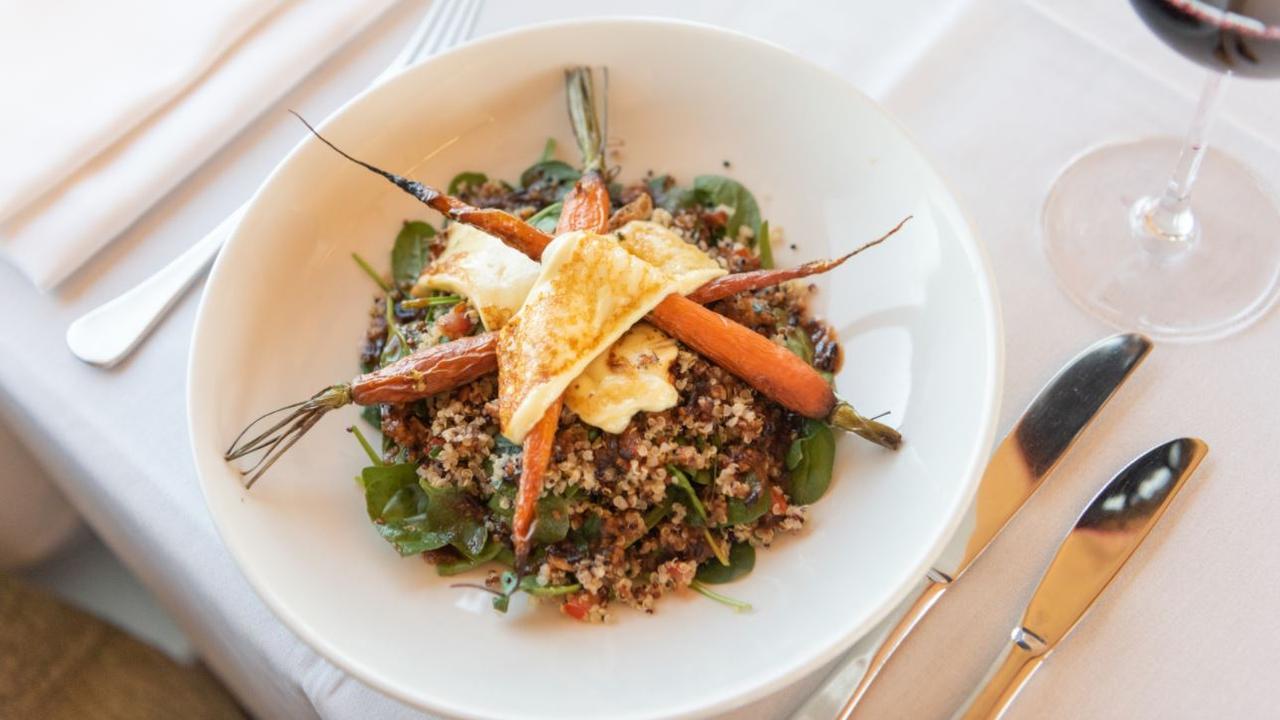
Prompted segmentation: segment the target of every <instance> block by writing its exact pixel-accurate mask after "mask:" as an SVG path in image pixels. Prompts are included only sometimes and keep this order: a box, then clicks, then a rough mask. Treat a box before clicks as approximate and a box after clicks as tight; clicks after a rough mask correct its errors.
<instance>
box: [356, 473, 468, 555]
mask: <svg viewBox="0 0 1280 720" xmlns="http://www.w3.org/2000/svg"><path fill="white" fill-rule="evenodd" d="M360 484H361V485H363V486H364V497H365V511H366V512H367V513H368V515H369V519H370V520H372V521H373V524H374V527H376V528H377V529H378V534H379V535H381V536H382V537H383V539H385V540H386V541H387V542H389V543H391V545H392V547H394V548H395V549H396V551H397V552H399V553H400V554H401V555H415V554H417V553H420V552H425V551H427V550H437V549H439V548H442V547H444V546H445V545H448V544H449V542H450V541H451V539H452V538H450V537H449V536H447V535H445V534H442V533H439V532H436V531H435V530H434V529H432V527H431V523H430V522H429V521H428V520H427V509H428V506H429V504H430V503H429V501H428V499H427V494H426V493H425V492H424V491H423V490H422V488H421V487H420V486H419V485H418V469H417V466H415V465H413V464H412V463H399V464H396V465H373V466H370V467H367V468H365V469H364V470H363V471H362V472H361V473H360Z"/></svg>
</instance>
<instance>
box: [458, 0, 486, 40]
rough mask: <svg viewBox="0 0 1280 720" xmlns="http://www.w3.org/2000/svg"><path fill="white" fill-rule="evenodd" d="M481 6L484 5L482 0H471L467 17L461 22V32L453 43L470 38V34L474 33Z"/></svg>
mask: <svg viewBox="0 0 1280 720" xmlns="http://www.w3.org/2000/svg"><path fill="white" fill-rule="evenodd" d="M482 7H484V2H483V0H472V1H471V7H470V12H468V13H467V18H466V20H464V21H463V23H462V34H461V35H459V36H458V38H457V40H455V41H454V44H455V45H457V44H460V43H464V42H466V41H468V40H470V39H471V36H472V35H474V34H475V29H476V21H477V20H479V19H480V9H481V8H482Z"/></svg>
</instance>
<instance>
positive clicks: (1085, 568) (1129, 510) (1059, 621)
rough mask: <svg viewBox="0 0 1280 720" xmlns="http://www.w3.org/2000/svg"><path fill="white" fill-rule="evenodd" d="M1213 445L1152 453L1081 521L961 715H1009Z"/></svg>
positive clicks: (1180, 445) (1190, 444) (1174, 444)
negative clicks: (1022, 694)
mask: <svg viewBox="0 0 1280 720" xmlns="http://www.w3.org/2000/svg"><path fill="white" fill-rule="evenodd" d="M1208 452H1209V448H1208V446H1207V445H1205V444H1204V442H1203V441H1201V440H1197V439H1195V438H1180V439H1178V440H1173V441H1171V442H1167V443H1165V444H1163V445H1160V446H1158V447H1156V448H1154V449H1152V450H1149V451H1147V452H1146V453H1145V454H1143V455H1142V456H1141V457H1139V458H1138V459H1137V460H1134V461H1133V462H1132V463H1130V464H1129V466H1128V467H1126V468H1125V469H1124V470H1121V471H1120V473H1119V474H1118V475H1116V476H1115V477H1114V478H1112V479H1111V482H1109V483H1107V484H1106V486H1105V487H1103V488H1102V491H1101V492H1099V493H1098V494H1097V496H1096V497H1094V498H1093V500H1092V501H1091V502H1090V503H1089V505H1088V507H1086V508H1085V510H1084V512H1083V513H1081V514H1080V517H1079V518H1078V519H1077V520H1076V524H1075V527H1073V528H1072V529H1071V532H1070V533H1069V534H1068V535H1067V538H1066V540H1063V541H1062V545H1061V546H1060V547H1059V548H1058V554H1057V555H1055V556H1054V558H1053V562H1051V563H1049V569H1048V570H1047V571H1045V574H1044V577H1043V578H1042V579H1041V580H1040V585H1039V586H1038V587H1037V588H1036V591H1035V593H1034V594H1033V595H1032V596H1031V602H1030V603H1029V604H1028V605H1027V609H1026V612H1025V613H1024V614H1023V616H1022V622H1021V623H1020V624H1019V625H1018V627H1016V628H1014V630H1013V633H1012V635H1010V637H1009V644H1008V645H1007V646H1006V647H1005V649H1004V651H1003V652H1002V653H1001V655H1000V657H999V658H997V659H996V661H995V663H994V664H992V666H991V670H990V671H989V672H988V673H987V676H986V679H985V680H983V681H982V683H980V684H979V685H978V688H977V689H976V690H975V691H974V692H973V694H972V695H970V696H969V699H968V700H967V701H966V702H965V704H964V705H963V706H962V707H961V708H960V709H959V710H957V711H956V713H955V715H954V716H952V717H953V718H962V719H963V720H976V719H977V718H998V717H1001V716H1002V715H1004V712H1005V711H1006V710H1008V708H1009V705H1010V704H1011V703H1012V702H1013V701H1014V699H1015V698H1016V697H1017V695H1018V691H1019V690H1021V689H1022V687H1023V685H1024V684H1026V682H1027V680H1028V679H1029V678H1030V677H1031V675H1032V674H1033V673H1034V672H1035V671H1036V669H1037V668H1039V667H1040V664H1041V663H1043V662H1044V659H1045V658H1046V657H1047V656H1048V654H1049V653H1050V652H1051V651H1052V650H1053V649H1054V648H1055V647H1057V645H1058V643H1060V642H1062V639H1063V638H1064V637H1066V636H1067V635H1068V634H1070V632H1071V630H1072V629H1073V628H1074V627H1075V626H1076V623H1078V622H1079V621H1080V618H1081V617H1083V616H1084V614H1085V612H1086V611H1088V609H1089V608H1090V606H1092V605H1093V602H1094V601H1095V600H1097V598H1098V595H1100V594H1101V593H1102V591H1103V590H1105V589H1106V587H1107V584H1108V583H1110V582H1111V579H1112V578H1114V577H1115V575H1116V573H1117V572H1119V571H1120V568H1121V567H1123V566H1124V564H1125V561H1127V560H1128V559H1129V556H1130V555H1132V554H1133V551H1134V550H1136V549H1137V547H1138V545H1140V544H1142V540H1143V538H1145V537H1146V536H1147V533H1148V532H1150V531H1151V528H1152V527H1153V526H1154V525H1155V524H1156V521H1158V520H1159V519H1160V516H1161V515H1163V514H1164V511H1165V509H1166V508H1167V507H1169V503H1170V502H1171V501H1172V500H1173V496H1174V495H1177V494H1178V490H1180V489H1181V488H1182V486H1183V484H1185V483H1186V480H1187V478H1189V477H1191V474H1192V473H1193V472H1195V469H1196V467H1197V466H1198V465H1199V464H1200V461H1201V460H1203V459H1204V456H1205V455H1206V454H1207V453H1208Z"/></svg>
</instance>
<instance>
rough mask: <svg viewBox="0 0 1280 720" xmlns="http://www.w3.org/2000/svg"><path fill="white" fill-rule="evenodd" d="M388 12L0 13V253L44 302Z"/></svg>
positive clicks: (119, 8)
mask: <svg viewBox="0 0 1280 720" xmlns="http://www.w3.org/2000/svg"><path fill="white" fill-rule="evenodd" d="M392 2H393V0H219V1H216V2H203V3H174V2H169V1H168V0H124V1H123V2H113V3H98V2H93V0H53V1H52V2H50V1H48V0H46V2H41V3H26V2H19V1H16V0H4V1H3V2H0V68H4V72H2V73H0V97H4V98H6V100H7V101H8V111H7V112H5V113H2V114H0V157H4V158H5V162H3V163H0V254H3V255H4V256H5V257H6V258H7V259H8V260H9V261H10V262H12V263H14V264H15V265H16V266H17V267H18V268H19V269H20V270H21V271H22V272H23V273H24V274H25V275H27V276H28V277H29V278H30V279H31V280H32V281H33V282H34V283H35V284H36V285H37V286H39V287H40V288H42V289H48V288H51V287H53V286H54V285H56V284H57V283H58V282H60V281H61V280H63V279H64V278H65V277H67V276H68V275H69V274H71V273H72V272H73V271H74V270H76V269H77V268H78V267H80V265H81V264H83V263H84V262H85V261H87V260H88V259H89V258H90V257H91V256H92V255H93V254H94V253H95V252H96V251H97V250H99V249H100V248H101V247H102V246H104V245H105V244H106V243H107V242H109V241H110V240H111V239H112V238H114V237H115V236H116V235H118V234H119V233H120V232H121V231H123V230H124V229H125V228H127V227H128V226H129V225H130V224H131V223H132V222H133V221H135V220H136V219H138V217H139V216H141V215H142V214H143V213H144V212H146V210H147V209H148V208H149V207H151V205H152V204H153V203H154V202H156V201H157V200H159V199H160V198H161V197H163V196H164V195H165V193H167V192H168V191H170V190H172V189H173V188H174V187H175V186H176V185H177V184H178V183H179V182H180V181H181V180H182V179H183V178H184V177H186V175H187V174H188V173H190V172H191V171H192V170H194V169H195V168H197V167H198V166H199V165H200V164H201V163H202V162H204V161H205V160H206V159H208V158H209V156H210V155H212V154H213V153H214V152H215V151H216V150H217V149H218V148H219V147H221V146H222V145H223V144H224V143H225V142H226V141H228V140H230V139H231V137H232V136H234V135H235V133H236V132H238V131H239V130H240V129H241V128H243V127H244V126H245V125H247V124H248V123H249V122H250V121H252V120H253V119H254V118H255V117H256V116H257V115H258V114H259V113H261V112H262V111H263V110H265V109H266V108H267V107H269V106H270V105H271V104H272V103H274V102H275V101H276V100H277V99H279V98H280V97H281V96H282V95H283V94H284V93H285V92H286V91H287V90H288V89H289V88H291V87H292V86H293V85H294V84H295V83H297V82H298V81H299V80H301V79H302V78H303V77H304V76H305V75H306V74H307V73H308V72H310V71H311V70H312V69H313V68H314V67H316V66H317V65H318V64H320V63H321V62H322V61H323V60H324V59H325V58H327V57H328V56H329V55H330V54H331V53H333V52H334V51H335V50H336V49H338V48H340V47H341V46H342V45H343V44H344V43H345V42H346V41H347V40H349V39H350V38H352V37H353V36H354V35H356V34H357V33H358V32H359V31H360V30H361V29H363V28H364V27H365V26H366V25H367V24H368V23H369V22H371V21H372V20H374V19H376V18H377V17H378V16H379V15H380V14H381V13H382V12H383V11H384V10H385V9H386V8H387V7H389V6H390V5H391V4H392Z"/></svg>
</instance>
